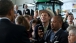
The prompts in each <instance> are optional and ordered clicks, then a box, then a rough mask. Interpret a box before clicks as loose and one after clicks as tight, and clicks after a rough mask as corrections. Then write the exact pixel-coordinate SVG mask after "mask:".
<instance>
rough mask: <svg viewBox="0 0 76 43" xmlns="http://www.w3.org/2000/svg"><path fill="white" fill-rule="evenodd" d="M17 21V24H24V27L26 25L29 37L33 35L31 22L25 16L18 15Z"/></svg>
mask: <svg viewBox="0 0 76 43" xmlns="http://www.w3.org/2000/svg"><path fill="white" fill-rule="evenodd" d="M15 23H16V24H17V25H22V26H24V27H26V30H27V33H28V35H29V38H30V37H31V36H32V35H31V32H30V24H29V22H28V21H27V20H26V19H25V18H24V16H22V15H20V16H17V17H16V19H15Z"/></svg>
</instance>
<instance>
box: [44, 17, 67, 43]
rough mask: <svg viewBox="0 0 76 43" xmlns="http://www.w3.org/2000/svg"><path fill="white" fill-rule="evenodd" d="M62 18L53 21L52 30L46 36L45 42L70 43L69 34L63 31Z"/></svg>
mask: <svg viewBox="0 0 76 43" xmlns="http://www.w3.org/2000/svg"><path fill="white" fill-rule="evenodd" d="M62 23H63V20H62V17H60V16H55V17H53V18H52V19H51V29H50V30H48V31H47V32H46V34H45V36H44V39H45V42H48V43H49V42H50V43H68V34H67V32H66V31H64V30H63V29H62Z"/></svg>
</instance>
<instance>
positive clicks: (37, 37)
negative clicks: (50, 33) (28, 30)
mask: <svg viewBox="0 0 76 43" xmlns="http://www.w3.org/2000/svg"><path fill="white" fill-rule="evenodd" d="M39 26H42V27H43V25H42V24H38V25H37V26H36V27H35V39H36V40H37V41H36V43H37V42H38V43H40V42H41V43H44V40H43V38H42V39H41V38H39V36H38V27H39ZM49 29H51V26H50V23H49V26H48V28H47V30H49ZM42 30H44V28H42Z"/></svg>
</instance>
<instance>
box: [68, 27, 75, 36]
mask: <svg viewBox="0 0 76 43" xmlns="http://www.w3.org/2000/svg"><path fill="white" fill-rule="evenodd" d="M70 30H72V31H73V33H74V34H75V35H76V26H69V27H68V28H67V31H68V32H69V31H70Z"/></svg>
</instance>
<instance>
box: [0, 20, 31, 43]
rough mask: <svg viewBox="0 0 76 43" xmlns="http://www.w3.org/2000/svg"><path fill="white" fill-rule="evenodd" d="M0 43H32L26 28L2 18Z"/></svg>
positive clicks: (0, 22)
mask: <svg viewBox="0 0 76 43" xmlns="http://www.w3.org/2000/svg"><path fill="white" fill-rule="evenodd" d="M0 43H30V40H29V38H28V34H27V31H26V28H24V27H23V26H19V25H15V24H13V23H11V22H10V21H9V20H8V19H0Z"/></svg>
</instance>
